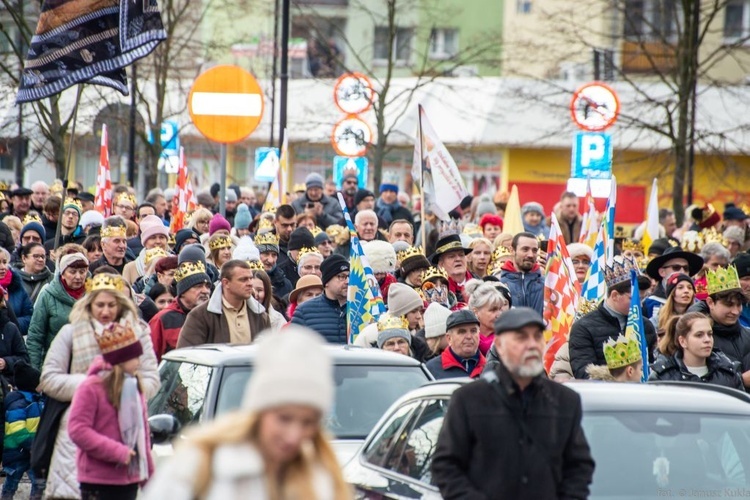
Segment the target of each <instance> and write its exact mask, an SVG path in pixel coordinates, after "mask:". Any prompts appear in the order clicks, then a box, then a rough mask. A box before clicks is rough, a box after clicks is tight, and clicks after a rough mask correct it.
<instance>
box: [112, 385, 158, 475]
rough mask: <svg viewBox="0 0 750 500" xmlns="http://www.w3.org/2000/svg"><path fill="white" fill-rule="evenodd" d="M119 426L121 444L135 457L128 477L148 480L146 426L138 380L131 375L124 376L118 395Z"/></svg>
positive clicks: (129, 468) (130, 464) (131, 461)
mask: <svg viewBox="0 0 750 500" xmlns="http://www.w3.org/2000/svg"><path fill="white" fill-rule="evenodd" d="M117 420H118V422H119V424H120V437H121V438H122V442H123V443H124V444H125V445H126V446H127V447H128V448H130V449H131V450H135V456H134V457H133V458H132V459H131V460H130V463H129V464H128V476H129V477H137V478H138V481H139V482H141V481H145V480H146V479H148V459H147V455H146V453H150V451H149V450H148V449H147V448H146V424H145V422H144V421H143V405H142V402H141V395H140V393H139V392H138V379H137V378H135V377H134V376H132V375H127V374H126V375H125V380H124V381H123V384H122V394H121V395H120V410H119V411H118V412H117Z"/></svg>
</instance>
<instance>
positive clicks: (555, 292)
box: [544, 214, 579, 372]
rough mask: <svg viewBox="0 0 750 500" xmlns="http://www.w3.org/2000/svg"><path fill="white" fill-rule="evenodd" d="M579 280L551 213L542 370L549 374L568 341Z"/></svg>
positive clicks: (575, 307)
mask: <svg viewBox="0 0 750 500" xmlns="http://www.w3.org/2000/svg"><path fill="white" fill-rule="evenodd" d="M577 283H578V280H577V279H576V274H575V270H574V268H573V262H572V261H571V259H570V254H569V253H568V247H567V245H566V244H565V238H563V236H562V231H561V230H560V224H559V223H558V221H557V217H556V216H555V214H552V225H551V227H550V231H549V243H548V247H547V267H546V270H545V277H544V323H545V324H546V325H547V326H546V329H545V331H544V339H545V341H546V342H547V347H546V349H545V351H544V368H545V369H546V370H547V371H548V372H549V370H550V368H551V367H552V363H553V362H554V361H555V354H557V351H558V350H559V349H560V347H561V346H562V345H563V344H565V343H566V342H567V341H568V335H569V334H570V327H571V326H572V325H573V320H574V319H575V315H576V310H577V308H578V299H579V296H578V289H577V286H576V285H577Z"/></svg>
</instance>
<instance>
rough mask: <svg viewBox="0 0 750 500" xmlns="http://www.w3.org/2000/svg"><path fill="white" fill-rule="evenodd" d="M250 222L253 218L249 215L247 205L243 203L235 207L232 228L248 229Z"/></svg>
mask: <svg viewBox="0 0 750 500" xmlns="http://www.w3.org/2000/svg"><path fill="white" fill-rule="evenodd" d="M252 221H253V216H252V215H251V214H250V209H249V208H247V205H245V204H244V203H240V204H239V205H237V213H236V214H235V215H234V228H235V229H247V228H248V227H250V223H251V222H252Z"/></svg>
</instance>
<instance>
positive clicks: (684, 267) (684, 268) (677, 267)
mask: <svg viewBox="0 0 750 500" xmlns="http://www.w3.org/2000/svg"><path fill="white" fill-rule="evenodd" d="M662 269H671V270H672V271H674V272H676V273H677V272H680V271H686V272H687V271H690V266H688V265H682V264H672V265H671V266H664V267H662Z"/></svg>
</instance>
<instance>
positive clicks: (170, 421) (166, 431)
mask: <svg viewBox="0 0 750 500" xmlns="http://www.w3.org/2000/svg"><path fill="white" fill-rule="evenodd" d="M148 427H149V430H150V431H151V443H152V444H162V443H166V442H167V441H171V440H172V438H173V437H175V436H176V435H177V434H178V433H179V432H180V429H182V424H180V421H179V420H177V418H175V416H174V415H167V414H162V415H154V416H153V417H149V419H148Z"/></svg>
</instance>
